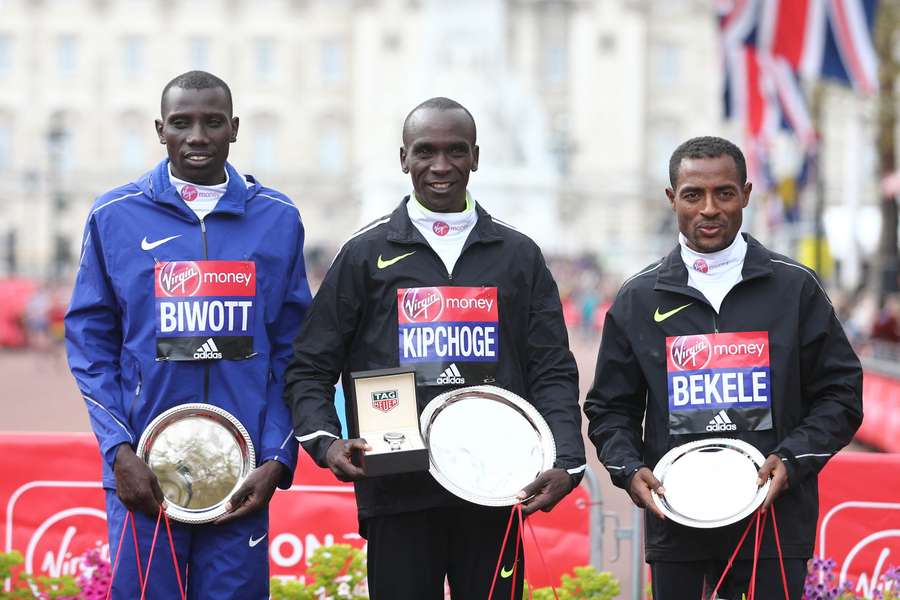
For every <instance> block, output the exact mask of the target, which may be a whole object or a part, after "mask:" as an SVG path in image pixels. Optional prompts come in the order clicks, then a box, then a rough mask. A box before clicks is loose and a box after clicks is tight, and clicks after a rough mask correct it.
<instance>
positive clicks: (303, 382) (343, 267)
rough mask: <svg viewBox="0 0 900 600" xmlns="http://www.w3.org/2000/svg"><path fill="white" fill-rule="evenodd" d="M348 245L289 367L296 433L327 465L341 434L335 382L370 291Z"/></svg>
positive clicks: (318, 297) (314, 305) (288, 386)
mask: <svg viewBox="0 0 900 600" xmlns="http://www.w3.org/2000/svg"><path fill="white" fill-rule="evenodd" d="M348 255H349V250H348V248H347V247H346V246H345V247H344V249H343V250H341V252H340V253H339V254H338V256H337V257H336V258H335V260H334V263H332V265H331V268H330V269H328V273H327V274H326V275H325V279H324V281H322V285H321V287H320V288H319V291H318V292H317V293H316V296H315V298H314V299H313V302H312V306H310V309H309V311H308V312H307V314H306V318H305V319H304V321H303V325H302V326H301V328H300V333H299V334H298V335H297V337H296V339H295V340H294V354H293V358H292V359H291V361H290V364H289V365H288V367H287V371H286V372H285V387H284V399H285V402H286V403H287V406H288V407H289V409H290V411H291V415H292V418H293V424H294V435H295V436H296V438H297V441H299V442H300V443H301V444H302V445H303V449H304V450H306V452H307V453H309V455H310V456H312V458H313V460H315V461H316V464H318V465H319V466H321V467H325V466H326V464H325V453H326V451H327V450H328V447H329V446H330V445H331V443H332V441H333V440H334V439H336V438H340V437H341V424H340V420H339V419H338V416H337V411H336V410H335V408H334V385H335V383H336V382H337V380H338V377H339V376H340V374H341V370H342V369H343V368H344V364H345V362H346V360H347V355H348V351H349V348H350V343H351V341H352V340H353V338H354V336H355V335H356V328H357V325H358V323H359V321H360V315H361V314H362V308H363V302H364V295H363V293H364V292H363V290H362V286H361V285H360V284H359V283H357V282H356V281H355V276H354V273H353V272H352V266H351V264H350V259H349V258H348Z"/></svg>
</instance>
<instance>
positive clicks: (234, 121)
mask: <svg viewBox="0 0 900 600" xmlns="http://www.w3.org/2000/svg"><path fill="white" fill-rule="evenodd" d="M240 125H241V120H240V119H239V118H237V117H232V118H231V140H229V141H230V142H232V143H234V142H236V141H237V132H238V127H240Z"/></svg>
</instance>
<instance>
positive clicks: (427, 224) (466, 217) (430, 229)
mask: <svg viewBox="0 0 900 600" xmlns="http://www.w3.org/2000/svg"><path fill="white" fill-rule="evenodd" d="M406 212H407V213H408V214H409V220H410V221H412V223H413V225H415V226H416V229H418V230H419V231H420V232H421V233H422V236H423V237H424V238H425V241H426V242H428V245H429V246H431V249H432V250H434V251H435V252H436V253H437V255H438V256H439V257H440V258H441V261H442V262H443V263H444V266H445V267H447V273H451V274H452V273H453V267H454V266H456V261H457V260H459V255H460V254H462V249H463V246H464V245H465V243H466V239H468V237H469V232H470V231H472V227H474V226H475V222H476V221H477V220H478V213H477V212H475V201H474V200H472V197H471V196H470V195H469V193H468V192H466V208H465V209H464V210H463V211H462V212H454V213H439V212H432V211H430V210H428V209H427V208H425V207H424V206H422V203H421V202H419V199H418V198H416V195H415V194H414V193H413V194H410V196H409V202H407V203H406Z"/></svg>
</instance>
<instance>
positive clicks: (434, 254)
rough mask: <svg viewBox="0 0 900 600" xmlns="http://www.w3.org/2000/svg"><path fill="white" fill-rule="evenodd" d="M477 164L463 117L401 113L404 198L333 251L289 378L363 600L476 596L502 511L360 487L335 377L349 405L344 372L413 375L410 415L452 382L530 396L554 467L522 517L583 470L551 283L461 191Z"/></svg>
mask: <svg viewBox="0 0 900 600" xmlns="http://www.w3.org/2000/svg"><path fill="white" fill-rule="evenodd" d="M478 158H479V153H478V146H477V145H476V144H475V122H474V120H473V119H472V115H471V114H469V111H467V110H466V109H465V108H464V107H462V106H461V105H460V104H458V103H456V102H454V101H453V100H449V99H447V98H433V99H431V100H427V101H426V102H424V103H422V104H421V105H419V106H418V107H416V108H415V109H413V111H412V112H411V113H410V114H409V116H408V117H407V119H406V122H405V124H404V127H403V147H402V148H401V149H400V163H401V167H402V169H403V171H404V172H405V173H409V175H410V178H411V179H412V184H413V190H414V193H413V194H411V195H410V196H408V197H406V198H404V199H403V200H402V202H401V203H400V205H399V206H398V207H397V208H396V209H395V210H394V212H393V213H391V214H390V215H386V216H385V217H382V218H380V219H378V220H376V221H374V222H372V223H371V224H369V225H368V226H366V227H364V228H363V229H361V230H360V231H358V232H357V233H356V234H354V236H353V237H351V239H350V240H348V241H347V242H346V243H345V244H344V246H343V247H342V248H341V250H340V252H338V255H337V257H336V258H335V260H334V264H332V266H331V268H330V269H329V271H328V274H327V275H326V276H325V280H324V281H323V282H322V286H321V288H320V289H319V292H318V293H317V294H316V297H315V300H314V302H313V305H312V307H311V308H310V312H309V314H308V315H307V318H306V320H305V322H304V324H303V327H302V328H301V330H300V334H299V335H298V337H297V341H296V342H295V344H294V350H295V352H294V359H293V361H292V363H291V365H290V367H289V368H288V373H287V377H286V387H285V397H286V400H287V402H288V404H289V405H290V406H291V408H292V410H293V415H294V425H295V433H296V434H297V439H298V440H299V441H300V442H301V443H302V444H303V447H304V449H305V450H306V451H307V452H309V453H310V455H312V457H313V458H314V459H315V460H316V462H317V463H318V464H319V465H321V466H323V467H328V468H330V469H331V470H332V471H333V472H334V473H335V475H336V476H337V477H338V478H340V479H343V480H345V481H350V480H353V481H356V486H355V487H356V499H357V505H358V509H359V520H360V531H361V533H362V535H363V536H364V537H365V538H366V539H367V540H368V577H369V592H370V594H371V597H372V598H373V599H374V600H430V599H435V600H437V599H442V598H444V581H445V578H446V579H447V580H448V581H449V584H450V588H451V591H452V593H453V596H454V598H486V597H487V596H488V592H489V589H490V588H491V580H492V576H493V575H494V572H495V569H496V565H497V560H498V555H499V553H500V549H501V548H500V545H501V541H502V539H503V534H504V528H505V527H506V524H507V519H508V516H509V514H510V510H509V508H507V507H504V508H489V507H484V506H478V505H475V504H471V503H469V502H465V501H463V500H461V499H459V498H457V497H456V496H454V495H452V494H451V493H450V492H448V491H447V490H445V489H444V488H442V487H441V486H440V485H439V484H438V483H437V482H436V481H435V479H433V478H432V477H431V475H429V474H428V473H423V472H417V473H405V474H400V475H386V476H382V477H375V478H364V477H365V473H364V471H363V470H362V469H360V468H358V467H356V466H354V465H353V464H351V462H350V460H349V456H350V451H351V450H353V449H362V448H365V446H366V442H365V440H361V439H355V440H342V439H339V438H340V434H341V429H340V425H339V423H338V419H337V414H336V412H335V409H334V405H333V399H334V384H335V382H336V381H337V379H338V376H341V377H342V378H343V379H342V382H343V385H344V390H345V397H347V398H351V397H352V393H351V389H350V385H351V384H352V380H351V376H350V373H351V372H355V371H362V370H371V369H383V368H390V367H398V366H414V367H415V371H416V384H417V387H418V401H419V407H418V408H419V411H420V412H421V410H422V408H423V407H424V406H425V405H426V404H427V403H428V402H429V401H430V400H431V399H432V398H434V397H436V396H437V395H439V394H440V393H442V392H446V391H448V390H450V389H452V388H453V387H459V386H461V385H479V384H485V383H489V384H492V385H496V386H499V387H501V388H505V389H507V390H509V391H512V392H514V393H515V394H518V395H519V396H521V397H523V398H525V399H527V400H528V401H529V402H531V404H533V405H534V407H535V408H536V409H537V410H538V411H539V412H540V413H541V415H542V416H543V417H544V419H545V420H546V421H547V423H548V424H549V426H550V429H551V431H552V432H553V436H554V440H555V442H556V463H555V464H554V468H551V469H549V470H547V471H545V472H544V473H542V474H541V475H540V476H539V477H538V478H537V480H535V481H534V482H533V483H532V484H530V485H528V486H526V487H525V489H524V490H523V492H524V494H523V499H524V498H525V497H530V500H527V501H526V502H525V503H524V512H525V513H529V512H533V511H535V510H550V509H551V508H552V507H553V506H554V505H555V504H556V503H557V502H559V500H561V499H562V498H563V496H565V495H566V494H567V493H568V492H569V491H571V489H572V488H573V487H574V485H576V484H577V482H578V481H579V480H580V478H581V475H582V473H583V472H584V468H585V460H584V446H583V442H582V438H581V424H580V422H581V415H580V413H579V410H578V372H577V369H576V365H575V360H574V357H573V356H572V353H571V352H570V351H569V348H568V338H567V335H566V329H565V324H564V322H563V318H562V307H561V304H560V300H559V292H558V291H557V288H556V283H555V282H554V281H553V277H552V276H551V275H550V272H549V270H548V269H547V266H546V264H545V263H544V258H543V256H542V254H541V251H540V248H538V246H537V245H536V244H535V243H534V242H533V241H532V240H531V239H529V238H528V237H527V236H525V235H524V234H522V233H520V232H518V231H517V230H515V229H514V228H513V227H511V226H509V225H507V224H505V223H503V222H502V221H499V220H498V219H495V218H493V217H491V215H489V214H488V213H487V212H486V211H485V210H484V209H483V208H482V207H481V205H480V204H479V203H476V201H475V200H474V199H473V198H472V197H471V196H470V195H469V194H468V192H467V190H466V185H467V183H468V180H469V174H470V172H472V171H475V170H476V169H477V168H478ZM451 333H452V335H453V337H454V338H455V339H456V340H457V343H450V342H449V341H448V340H449V339H450V337H451V335H450V334H451ZM464 340H468V341H467V342H464ZM369 441H370V442H374V441H373V440H369ZM532 496H533V497H532ZM514 548H515V544H513V543H510V544H508V552H507V553H506V554H505V555H504V560H503V563H502V569H501V571H500V573H499V577H498V578H497V581H496V587H495V588H494V597H496V598H501V597H502V598H505V597H507V596H509V594H510V591H511V588H513V587H515V588H518V590H519V591H518V594H519V596H521V593H522V592H521V587H522V573H523V570H524V569H523V567H522V565H521V564H520V565H519V567H518V568H516V569H514V568H513V567H514V565H513V560H514V558H513V557H514V555H516V553H515V552H514ZM514 571H515V573H516V575H515V576H512V573H513V572H514Z"/></svg>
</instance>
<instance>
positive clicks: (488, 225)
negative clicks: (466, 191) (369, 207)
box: [387, 196, 503, 250]
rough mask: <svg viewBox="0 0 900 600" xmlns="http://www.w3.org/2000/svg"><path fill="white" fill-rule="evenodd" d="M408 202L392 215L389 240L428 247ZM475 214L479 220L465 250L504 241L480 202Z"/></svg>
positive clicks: (406, 199) (404, 198)
mask: <svg viewBox="0 0 900 600" xmlns="http://www.w3.org/2000/svg"><path fill="white" fill-rule="evenodd" d="M407 202H409V196H404V197H403V200H401V201H400V205H399V206H397V208H395V209H394V212H392V213H391V218H390V221H389V222H388V234H387V239H388V241H391V242H397V243H398V244H425V245H428V242H427V241H426V240H425V238H424V236H422V234H421V233H419V230H418V229H416V227H415V225H413V223H412V221H411V220H410V218H409V213H408V212H407V210H406V203H407ZM475 212H476V213H477V214H478V220H477V221H475V226H474V227H473V228H472V232H471V233H470V234H469V237H468V239H466V243H465V245H464V246H463V250H465V249H466V248H468V247H469V246H471V245H472V244H474V243H491V242H499V241H502V240H503V236H502V235H500V232H499V230H498V229H497V224H496V223H494V220H493V219H492V218H491V215H490V214H488V212H487V211H486V210H484V209H483V208H482V207H481V204H479V203H478V202H475Z"/></svg>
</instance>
